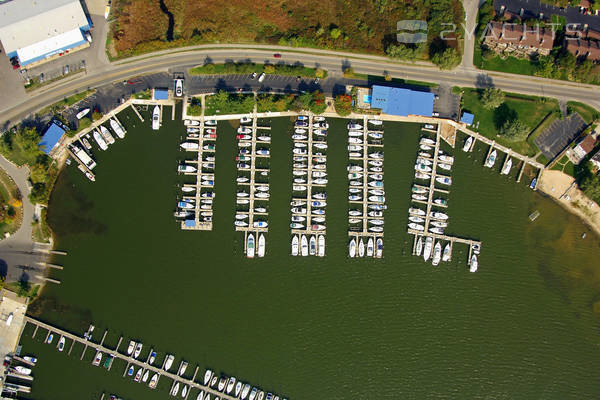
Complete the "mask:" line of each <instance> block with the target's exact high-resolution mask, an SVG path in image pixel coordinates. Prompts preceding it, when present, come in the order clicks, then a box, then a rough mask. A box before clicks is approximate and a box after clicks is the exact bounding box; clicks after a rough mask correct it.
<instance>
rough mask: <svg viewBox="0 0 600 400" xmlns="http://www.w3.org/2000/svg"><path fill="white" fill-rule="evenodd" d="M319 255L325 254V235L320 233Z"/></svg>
mask: <svg viewBox="0 0 600 400" xmlns="http://www.w3.org/2000/svg"><path fill="white" fill-rule="evenodd" d="M318 242H319V253H318V255H319V257H324V256H325V236H324V235H319V240H318Z"/></svg>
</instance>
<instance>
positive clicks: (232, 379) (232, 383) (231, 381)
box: [226, 376, 237, 394]
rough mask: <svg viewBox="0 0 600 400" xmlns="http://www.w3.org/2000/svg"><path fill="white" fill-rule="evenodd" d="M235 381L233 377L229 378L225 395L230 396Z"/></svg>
mask: <svg viewBox="0 0 600 400" xmlns="http://www.w3.org/2000/svg"><path fill="white" fill-rule="evenodd" d="M236 381H237V379H235V376H232V377H231V378H229V382H227V389H226V392H227V394H230V393H231V392H232V391H233V388H234V387H235V382H236Z"/></svg>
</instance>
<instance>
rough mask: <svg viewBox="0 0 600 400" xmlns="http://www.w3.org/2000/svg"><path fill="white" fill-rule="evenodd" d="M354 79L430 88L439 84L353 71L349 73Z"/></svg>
mask: <svg viewBox="0 0 600 400" xmlns="http://www.w3.org/2000/svg"><path fill="white" fill-rule="evenodd" d="M349 77H350V78H352V79H363V80H365V81H369V82H390V83H397V84H400V85H409V86H424V87H428V88H437V87H438V86H439V85H438V84H437V83H433V82H424V81H415V80H411V79H402V78H392V79H391V80H389V81H388V80H386V79H385V76H381V75H369V74H357V73H353V74H351V75H349Z"/></svg>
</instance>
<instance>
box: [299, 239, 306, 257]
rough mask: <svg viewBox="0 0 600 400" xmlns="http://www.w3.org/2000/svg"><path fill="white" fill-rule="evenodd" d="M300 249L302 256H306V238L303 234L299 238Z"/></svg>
mask: <svg viewBox="0 0 600 400" xmlns="http://www.w3.org/2000/svg"><path fill="white" fill-rule="evenodd" d="M300 250H301V254H302V257H306V256H308V239H306V236H305V235H302V237H301V238H300Z"/></svg>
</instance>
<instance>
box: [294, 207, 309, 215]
mask: <svg viewBox="0 0 600 400" xmlns="http://www.w3.org/2000/svg"><path fill="white" fill-rule="evenodd" d="M291 211H292V214H306V208H304V207H292V210H291Z"/></svg>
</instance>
